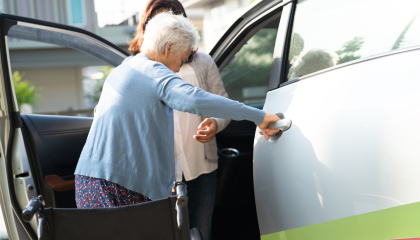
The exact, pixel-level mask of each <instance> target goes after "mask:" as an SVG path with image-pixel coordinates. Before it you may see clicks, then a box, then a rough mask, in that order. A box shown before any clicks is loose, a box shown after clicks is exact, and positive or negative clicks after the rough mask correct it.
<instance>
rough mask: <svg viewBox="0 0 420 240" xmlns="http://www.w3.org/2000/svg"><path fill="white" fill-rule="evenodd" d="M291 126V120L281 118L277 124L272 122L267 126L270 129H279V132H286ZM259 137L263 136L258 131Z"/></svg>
mask: <svg viewBox="0 0 420 240" xmlns="http://www.w3.org/2000/svg"><path fill="white" fill-rule="evenodd" d="M291 126H292V120H291V119H290V118H283V119H281V120H278V121H277V122H272V123H269V124H268V128H270V129H280V131H281V132H284V131H287V130H288V129H289V128H290V127H291ZM259 133H260V134H261V135H263V132H262V131H261V129H260V131H259Z"/></svg>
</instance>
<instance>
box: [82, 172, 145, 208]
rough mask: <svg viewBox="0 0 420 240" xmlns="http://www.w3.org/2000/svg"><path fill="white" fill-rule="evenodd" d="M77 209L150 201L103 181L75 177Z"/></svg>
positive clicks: (136, 193)
mask: <svg viewBox="0 0 420 240" xmlns="http://www.w3.org/2000/svg"><path fill="white" fill-rule="evenodd" d="M75 187H76V205H77V208H103V207H116V206H124V205H131V204H137V203H142V202H147V201H151V200H150V199H149V198H147V197H146V196H144V195H142V194H141V193H138V192H134V191H131V190H129V189H127V188H125V187H123V186H121V185H118V184H116V183H113V182H109V181H107V180H104V179H99V178H92V177H87V176H82V175H76V176H75Z"/></svg>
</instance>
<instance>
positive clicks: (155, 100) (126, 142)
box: [75, 13, 279, 208]
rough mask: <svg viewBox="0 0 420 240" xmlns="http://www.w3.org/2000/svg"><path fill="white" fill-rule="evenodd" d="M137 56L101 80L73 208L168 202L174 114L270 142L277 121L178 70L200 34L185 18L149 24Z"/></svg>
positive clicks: (160, 17) (159, 19)
mask: <svg viewBox="0 0 420 240" xmlns="http://www.w3.org/2000/svg"><path fill="white" fill-rule="evenodd" d="M143 40H144V41H143V45H142V47H141V53H140V54H137V55H136V56H135V57H133V58H132V59H130V60H129V61H126V62H124V63H123V64H121V65H120V66H119V67H117V68H116V69H115V70H114V71H113V72H112V73H111V74H110V75H109V76H108V78H107V80H106V82H105V84H104V88H103V91H102V95H101V99H100V100H99V103H98V106H97V110H96V114H95V118H94V121H93V123H92V127H91V130H90V132H89V136H88V138H87V141H86V144H85V146H84V148H83V151H82V153H81V156H80V159H79V162H78V165H77V168H76V171H75V175H76V204H77V207H78V208H97V207H114V206H122V205H130V204H135V203H142V202H146V201H151V200H157V199H162V198H166V197H168V196H170V195H171V189H172V186H173V183H174V180H175V164H174V124H173V110H172V109H176V110H179V111H184V112H190V113H194V114H197V115H199V116H200V115H206V116H212V117H218V118H225V119H235V120H250V121H253V122H254V123H255V124H257V125H258V126H259V127H260V128H261V129H262V130H263V133H264V135H265V137H266V139H268V137H269V135H272V134H274V133H276V132H278V131H276V130H270V129H268V128H267V126H268V123H269V122H274V121H277V120H279V118H278V117H277V116H276V115H273V114H268V113H264V111H261V110H258V109H255V108H252V107H248V106H246V105H244V104H242V103H239V102H236V101H232V100H229V99H227V98H224V97H220V96H217V95H214V94H211V93H208V92H205V91H203V90H201V89H199V88H196V87H194V86H192V85H191V84H188V83H185V82H184V81H182V80H181V79H180V78H179V77H178V76H177V75H176V74H175V73H174V72H178V71H179V70H180V67H181V65H182V64H183V63H184V62H185V61H187V59H188V57H189V55H190V53H191V51H192V50H193V49H194V48H196V45H197V40H198V35H197V31H196V29H195V27H194V26H193V25H192V23H191V22H190V21H189V20H188V19H187V18H185V17H183V16H180V15H173V14H171V13H161V14H158V15H156V16H155V17H154V18H153V19H152V20H150V21H149V23H148V25H147V27H146V31H145V34H144V36H143Z"/></svg>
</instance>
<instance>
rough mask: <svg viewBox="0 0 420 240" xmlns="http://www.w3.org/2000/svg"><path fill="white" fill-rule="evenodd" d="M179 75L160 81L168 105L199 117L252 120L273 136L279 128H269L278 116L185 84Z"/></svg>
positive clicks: (163, 96) (163, 97)
mask: <svg viewBox="0 0 420 240" xmlns="http://www.w3.org/2000/svg"><path fill="white" fill-rule="evenodd" d="M175 76H176V75H174V74H173V75H172V76H170V77H169V76H168V77H169V79H167V80H165V81H161V82H160V83H159V87H158V95H159V97H160V99H161V100H162V101H163V102H164V103H165V104H166V105H168V106H169V107H171V108H173V109H176V110H178V111H183V112H189V113H193V114H196V115H198V116H201V115H205V116H210V117H217V118H224V119H233V120H249V121H252V122H254V123H255V124H256V125H258V127H259V128H261V129H262V130H263V133H264V136H265V137H266V139H268V135H273V134H275V133H277V132H278V130H277V129H276V130H271V129H268V128H267V126H268V123H270V122H275V121H277V120H280V118H278V117H277V116H276V115H274V114H269V113H265V112H264V111H262V110H259V109H256V108H253V107H249V106H246V105H245V104H243V103H240V102H237V101H233V100H230V99H228V98H224V97H221V96H218V95H215V94H212V93H208V92H206V91H204V90H201V89H200V88H196V87H194V86H193V85H191V84H188V83H185V82H184V81H182V80H181V79H180V78H178V77H175Z"/></svg>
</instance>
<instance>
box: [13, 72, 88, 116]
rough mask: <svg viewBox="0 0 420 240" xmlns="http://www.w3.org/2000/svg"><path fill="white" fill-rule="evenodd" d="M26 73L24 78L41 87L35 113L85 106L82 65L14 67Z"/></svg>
mask: <svg viewBox="0 0 420 240" xmlns="http://www.w3.org/2000/svg"><path fill="white" fill-rule="evenodd" d="M14 70H17V71H19V72H20V73H21V75H24V76H23V78H22V80H28V81H30V82H31V83H32V84H33V85H34V86H36V87H39V88H40V89H39V91H38V93H39V94H40V95H41V99H40V101H39V102H38V103H37V104H35V105H34V106H33V113H47V112H54V111H67V110H79V109H83V108H84V93H83V86H82V68H81V67H56V68H33V69H14Z"/></svg>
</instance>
